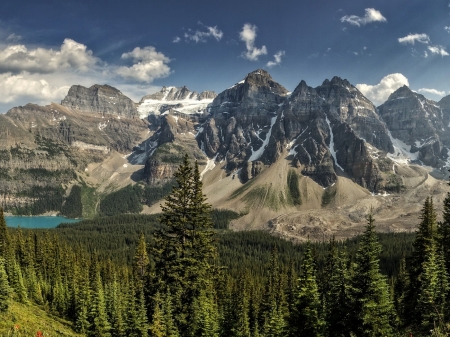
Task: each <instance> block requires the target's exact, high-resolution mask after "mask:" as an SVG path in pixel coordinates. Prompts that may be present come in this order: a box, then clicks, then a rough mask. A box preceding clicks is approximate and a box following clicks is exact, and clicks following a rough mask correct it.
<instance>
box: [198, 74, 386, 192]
mask: <svg viewBox="0 0 450 337" xmlns="http://www.w3.org/2000/svg"><path fill="white" fill-rule="evenodd" d="M209 110H210V118H209V119H208V120H207V121H206V122H205V123H204V124H203V125H202V128H201V129H200V131H199V136H198V137H197V140H198V143H199V146H200V148H202V149H204V151H205V153H206V154H207V155H208V157H214V156H216V155H217V157H216V160H218V161H220V160H224V159H225V160H226V162H227V165H226V169H227V171H228V172H229V173H231V172H233V171H235V170H237V169H240V168H242V174H241V179H242V180H243V181H244V182H245V181H247V180H248V179H251V178H252V177H254V176H256V175H257V174H258V173H260V172H261V171H262V170H263V168H264V165H265V166H267V165H271V164H273V163H275V162H276V161H277V160H278V159H279V158H280V157H281V155H282V154H283V153H284V151H285V149H288V150H289V152H288V157H289V158H290V159H291V161H292V164H293V165H294V166H295V167H298V168H301V173H302V174H303V175H306V176H310V177H311V178H312V179H313V180H315V181H316V182H317V183H319V184H320V185H322V186H324V187H326V186H330V185H331V184H333V183H335V182H336V179H337V174H336V173H337V172H340V174H345V175H348V176H349V177H351V178H352V179H353V180H354V181H355V182H357V183H358V184H360V185H362V186H364V187H367V188H368V189H370V190H373V191H378V190H382V189H383V188H384V184H383V179H384V178H383V174H382V170H383V169H385V167H386V166H385V165H381V166H382V167H381V168H380V165H379V164H378V161H377V156H376V154H377V153H378V151H380V152H388V151H393V145H392V142H391V140H390V138H389V131H388V130H387V128H386V126H385V124H384V123H383V121H382V120H381V118H380V116H379V115H378V114H377V112H376V107H375V106H374V105H373V104H372V103H371V102H370V101H369V100H368V99H367V98H365V97H364V96H363V95H362V94H361V93H360V92H359V91H358V90H357V89H356V88H355V87H354V86H352V85H351V84H350V83H349V82H348V81H347V80H343V79H340V78H338V77H334V78H333V79H332V80H331V81H330V80H326V81H324V82H323V84H322V85H321V86H319V87H317V88H311V87H309V86H308V85H307V84H306V83H305V82H304V81H302V82H300V84H299V85H298V86H297V88H296V89H295V90H294V92H293V93H292V94H290V93H288V92H287V90H286V89H285V88H284V87H282V86H281V85H280V84H278V83H276V82H275V81H274V80H273V79H272V78H271V77H270V75H269V74H268V73H267V72H266V71H264V70H256V71H254V72H252V73H250V74H248V75H247V77H246V78H245V79H244V80H243V81H241V82H239V83H237V84H235V85H234V86H232V87H231V88H229V89H227V90H225V91H224V92H222V93H220V94H219V95H218V96H217V97H216V98H215V99H214V101H213V102H212V103H211V105H210V106H209Z"/></svg>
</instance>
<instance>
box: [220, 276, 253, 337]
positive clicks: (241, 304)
mask: <svg viewBox="0 0 450 337" xmlns="http://www.w3.org/2000/svg"><path fill="white" fill-rule="evenodd" d="M249 292H250V291H249V285H248V278H247V276H246V275H241V277H240V278H239V280H238V282H237V285H236V289H235V291H234V294H233V304H232V308H231V311H230V312H229V314H230V316H229V318H228V320H230V321H231V322H232V324H231V325H232V326H231V331H230V332H231V336H233V337H250V333H251V329H250V319H249V311H250V305H249ZM226 319H227V318H226Z"/></svg>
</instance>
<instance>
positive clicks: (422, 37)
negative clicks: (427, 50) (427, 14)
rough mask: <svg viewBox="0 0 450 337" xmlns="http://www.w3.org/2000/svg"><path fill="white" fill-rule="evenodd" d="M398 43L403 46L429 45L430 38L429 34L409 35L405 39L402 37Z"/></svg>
mask: <svg viewBox="0 0 450 337" xmlns="http://www.w3.org/2000/svg"><path fill="white" fill-rule="evenodd" d="M398 42H400V43H403V44H408V43H411V44H414V43H415V42H420V43H425V44H428V43H430V37H429V36H428V35H427V34H409V35H407V36H405V37H400V38H399V39H398Z"/></svg>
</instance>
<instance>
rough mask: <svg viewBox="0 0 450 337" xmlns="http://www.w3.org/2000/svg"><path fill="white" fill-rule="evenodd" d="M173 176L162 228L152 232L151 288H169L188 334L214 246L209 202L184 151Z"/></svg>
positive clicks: (208, 273) (180, 323)
mask: <svg viewBox="0 0 450 337" xmlns="http://www.w3.org/2000/svg"><path fill="white" fill-rule="evenodd" d="M174 177H175V181H176V183H177V185H176V186H174V187H173V189H172V193H171V194H170V195H168V196H167V197H166V198H165V204H164V205H162V206H161V208H162V212H163V214H162V216H161V218H160V222H161V224H162V229H161V230H159V231H157V232H156V233H155V245H154V247H152V249H153V255H154V258H155V260H156V265H155V269H156V270H155V275H156V279H155V280H154V285H155V286H154V287H153V289H154V291H159V292H160V293H165V292H167V290H169V291H170V293H171V294H172V299H173V309H174V317H175V319H176V322H177V324H178V330H179V331H180V333H182V334H183V335H188V334H189V333H190V332H189V328H188V327H189V325H190V323H189V322H191V321H192V317H191V315H192V312H191V308H192V304H193V302H194V300H195V298H197V297H198V296H199V294H200V290H201V289H202V288H203V287H204V285H205V282H208V280H210V279H211V277H212V271H213V268H212V259H213V258H214V256H215V251H216V250H215V246H214V237H213V232H212V231H211V228H212V221H211V215H210V206H209V205H208V204H206V203H205V196H204V195H203V193H202V183H201V181H200V174H199V171H198V166H197V164H196V165H195V166H194V168H193V167H192V166H191V164H190V163H189V158H188V156H187V155H185V156H184V158H183V163H182V164H181V165H180V167H179V168H178V170H177V171H176V172H175V174H174ZM155 281H156V282H155ZM155 283H156V284H155Z"/></svg>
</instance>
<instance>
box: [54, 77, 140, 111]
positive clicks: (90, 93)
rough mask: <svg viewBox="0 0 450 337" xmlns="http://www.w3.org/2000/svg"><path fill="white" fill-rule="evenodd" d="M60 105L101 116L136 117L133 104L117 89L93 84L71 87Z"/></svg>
mask: <svg viewBox="0 0 450 337" xmlns="http://www.w3.org/2000/svg"><path fill="white" fill-rule="evenodd" d="M61 105H62V106H65V107H68V108H71V109H76V110H81V111H90V112H96V113H101V114H113V115H118V116H123V117H128V118H133V117H137V116H138V113H137V110H136V106H135V103H134V102H133V101H132V100H131V99H130V98H128V97H127V96H125V95H124V94H122V93H121V92H120V91H119V90H118V89H116V88H114V87H111V86H109V85H106V84H105V85H98V84H95V85H93V86H92V87H90V88H85V87H83V86H81V85H73V86H72V87H71V88H70V89H69V92H68V94H67V96H66V97H65V98H64V99H63V100H62V101H61Z"/></svg>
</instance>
